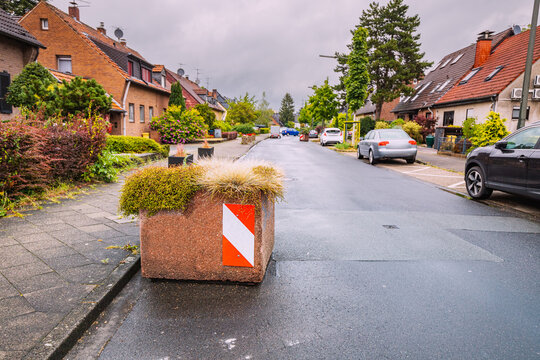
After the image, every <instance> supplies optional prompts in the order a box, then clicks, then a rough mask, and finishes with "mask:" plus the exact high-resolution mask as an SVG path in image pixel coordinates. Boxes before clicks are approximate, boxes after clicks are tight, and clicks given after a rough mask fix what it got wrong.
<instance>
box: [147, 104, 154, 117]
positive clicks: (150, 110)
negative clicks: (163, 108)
mask: <svg viewBox="0 0 540 360" xmlns="http://www.w3.org/2000/svg"><path fill="white" fill-rule="evenodd" d="M153 117H154V108H153V107H152V106H150V107H149V108H148V120H150V121H152V118H153Z"/></svg>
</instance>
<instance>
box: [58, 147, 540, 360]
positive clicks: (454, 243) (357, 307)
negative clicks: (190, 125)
mask: <svg viewBox="0 0 540 360" xmlns="http://www.w3.org/2000/svg"><path fill="white" fill-rule="evenodd" d="M248 156H250V157H256V158H263V159H267V160H271V161H274V162H275V163H277V164H278V165H279V166H281V167H282V168H283V169H284V170H285V172H286V174H287V182H286V184H287V196H286V202H284V203H281V204H279V205H278V206H277V208H276V246H275V250H274V254H273V261H272V262H271V264H270V266H269V269H268V273H267V275H266V278H265V280H264V282H263V283H262V284H261V285H260V286H241V285H222V284H208V283H206V284H200V283H193V282H177V281H151V280H148V279H142V278H140V276H139V275H137V276H136V278H135V279H134V280H133V281H132V282H131V283H130V284H129V285H128V286H127V287H126V289H125V291H123V292H122V293H121V295H120V296H119V297H118V298H117V299H116V300H115V302H114V303H113V304H112V305H111V308H110V309H109V311H106V312H105V313H104V314H103V315H102V317H101V318H100V319H99V320H98V322H96V324H95V325H94V326H93V327H92V329H91V330H90V332H89V333H88V334H87V335H86V336H85V337H84V338H83V339H81V342H80V344H79V345H78V346H77V347H76V348H75V349H74V351H73V352H72V353H71V354H70V355H69V356H68V358H69V359H77V358H79V359H88V358H91V357H95V356H98V354H99V355H100V359H539V358H540V328H539V325H540V301H539V298H540V281H539V279H540V224H538V223H535V222H531V221H530V220H527V219H524V218H519V217H516V215H514V214H510V213H506V212H503V211H501V210H500V209H496V208H492V207H489V206H487V205H485V204H481V203H476V202H473V201H471V200H468V199H465V198H462V197H459V196H456V195H453V194H450V193H448V192H445V191H442V190H440V189H438V188H436V187H435V186H434V185H431V184H427V183H424V182H422V181H420V180H417V179H414V178H411V177H408V176H406V175H403V174H399V173H397V172H393V171H391V170H388V169H384V168H378V167H373V166H370V165H368V164H366V163H364V162H362V161H358V160H356V159H354V158H352V157H347V156H342V155H340V154H337V153H334V152H332V151H327V150H326V149H323V148H321V147H320V146H319V145H317V144H314V143H300V142H299V141H298V139H297V138H283V139H269V140H266V141H263V142H262V143H260V144H259V145H257V146H256V147H254V148H253V149H252V150H251V152H250V153H249V155H248Z"/></svg>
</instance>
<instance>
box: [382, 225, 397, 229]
mask: <svg viewBox="0 0 540 360" xmlns="http://www.w3.org/2000/svg"><path fill="white" fill-rule="evenodd" d="M383 228H386V229H399V226H397V225H383Z"/></svg>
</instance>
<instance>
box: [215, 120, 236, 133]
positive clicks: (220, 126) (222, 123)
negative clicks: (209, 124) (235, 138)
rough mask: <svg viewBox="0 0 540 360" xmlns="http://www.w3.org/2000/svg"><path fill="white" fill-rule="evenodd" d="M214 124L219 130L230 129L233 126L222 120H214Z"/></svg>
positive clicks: (225, 130)
mask: <svg viewBox="0 0 540 360" xmlns="http://www.w3.org/2000/svg"><path fill="white" fill-rule="evenodd" d="M214 126H215V128H216V129H221V132H227V131H231V130H232V128H233V127H232V125H231V124H229V123H228V122H226V121H222V120H217V121H215V122H214Z"/></svg>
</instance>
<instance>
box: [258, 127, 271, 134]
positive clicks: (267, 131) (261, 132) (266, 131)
mask: <svg viewBox="0 0 540 360" xmlns="http://www.w3.org/2000/svg"><path fill="white" fill-rule="evenodd" d="M269 133H270V129H269V128H260V129H259V134H269Z"/></svg>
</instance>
